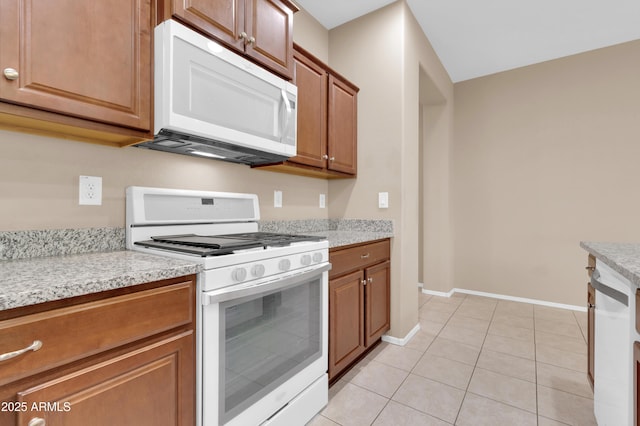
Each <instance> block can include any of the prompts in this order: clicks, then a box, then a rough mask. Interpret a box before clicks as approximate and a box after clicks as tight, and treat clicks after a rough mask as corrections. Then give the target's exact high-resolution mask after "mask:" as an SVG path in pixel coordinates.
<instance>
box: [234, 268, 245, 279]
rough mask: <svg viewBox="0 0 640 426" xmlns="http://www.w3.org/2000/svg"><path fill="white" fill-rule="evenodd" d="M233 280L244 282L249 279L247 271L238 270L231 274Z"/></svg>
mask: <svg viewBox="0 0 640 426" xmlns="http://www.w3.org/2000/svg"><path fill="white" fill-rule="evenodd" d="M231 278H233V279H234V281H244V280H245V279H246V278H247V270H246V269H244V268H236V269H234V270H233V272H232V273H231Z"/></svg>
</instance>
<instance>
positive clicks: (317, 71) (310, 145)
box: [289, 51, 328, 168]
mask: <svg viewBox="0 0 640 426" xmlns="http://www.w3.org/2000/svg"><path fill="white" fill-rule="evenodd" d="M293 59H294V72H293V83H294V84H295V85H296V86H297V87H298V105H297V109H298V137H297V142H298V143H297V145H298V148H297V150H298V155H296V156H295V157H292V158H290V159H289V161H292V162H294V163H299V164H306V165H308V166H313V167H319V168H326V166H327V158H328V157H327V79H328V77H327V72H326V71H325V69H324V68H323V67H321V66H320V65H318V64H316V63H315V62H313V61H312V60H310V59H308V58H307V57H306V56H304V55H303V54H302V53H300V52H298V51H295V52H294V54H293Z"/></svg>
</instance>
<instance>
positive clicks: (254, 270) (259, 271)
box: [251, 263, 264, 278]
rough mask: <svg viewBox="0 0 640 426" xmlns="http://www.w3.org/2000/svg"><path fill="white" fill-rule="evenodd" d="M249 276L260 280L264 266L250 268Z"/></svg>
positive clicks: (258, 265)
mask: <svg viewBox="0 0 640 426" xmlns="http://www.w3.org/2000/svg"><path fill="white" fill-rule="evenodd" d="M251 275H253V276H254V277H256V278H260V277H261V276H263V275H264V265H262V264H260V263H258V264H257V265H253V266H252V267H251Z"/></svg>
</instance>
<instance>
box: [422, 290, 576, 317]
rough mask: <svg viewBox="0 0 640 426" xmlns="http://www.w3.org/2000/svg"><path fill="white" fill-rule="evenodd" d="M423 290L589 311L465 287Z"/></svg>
mask: <svg viewBox="0 0 640 426" xmlns="http://www.w3.org/2000/svg"><path fill="white" fill-rule="evenodd" d="M422 292H423V293H424V294H429V295H432V296H440V297H451V296H453V295H454V294H455V293H464V294H472V295H474V296H482V297H491V298H493V299H500V300H510V301H512V302H522V303H531V304H533V305H541V306H549V307H551V308H559V309H568V310H571V311H579V312H587V308H586V307H585V306H576V305H566V304H564V303H556V302H548V301H546V300H538V299H529V298H527V297H516V296H506V295H504V294H496V293H487V292H484V291H475V290H466V289H464V288H453V289H451V290H450V291H449V292H443V291H434V290H427V289H425V288H424V285H422Z"/></svg>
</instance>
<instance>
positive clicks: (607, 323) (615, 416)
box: [591, 261, 640, 426]
mask: <svg viewBox="0 0 640 426" xmlns="http://www.w3.org/2000/svg"><path fill="white" fill-rule="evenodd" d="M591 285H592V286H593V287H594V288H595V290H596V304H595V350H594V352H595V357H594V369H595V372H594V379H593V384H594V389H593V405H594V413H595V416H596V420H597V422H598V425H599V426H631V425H633V421H634V410H633V408H634V404H633V403H632V401H633V386H634V377H633V375H634V373H633V342H634V341H640V335H639V334H638V332H637V331H636V328H635V318H634V317H635V315H631V312H634V313H635V296H634V297H631V295H632V294H633V293H632V291H631V288H632V285H631V283H630V282H629V280H627V279H626V278H625V277H623V276H622V275H620V274H619V273H618V272H616V271H614V270H613V269H611V268H610V267H608V266H607V265H605V264H604V263H602V262H599V261H598V263H597V267H596V269H595V270H594V271H593V274H592V275H591Z"/></svg>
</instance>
